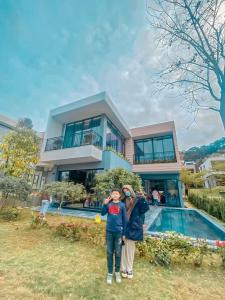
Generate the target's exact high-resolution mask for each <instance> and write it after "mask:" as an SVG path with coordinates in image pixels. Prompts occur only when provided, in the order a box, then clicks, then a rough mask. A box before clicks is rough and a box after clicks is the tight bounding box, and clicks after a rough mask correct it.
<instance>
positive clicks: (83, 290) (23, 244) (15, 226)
mask: <svg viewBox="0 0 225 300" xmlns="http://www.w3.org/2000/svg"><path fill="white" fill-rule="evenodd" d="M48 219H49V222H50V223H51V224H52V223H59V222H61V221H62V217H59V216H49V217H48ZM63 219H64V220H66V219H67V218H66V217H64V218H63ZM70 219H71V218H70ZM84 222H86V221H84ZM91 222H92V221H91ZM28 224H29V213H28V214H26V215H25V216H24V217H23V219H22V220H21V221H18V222H12V223H7V222H1V223H0V245H1V246H0V299H17V300H20V299H23V300H25V299H100V300H103V299H107V300H108V299H151V300H154V299H188V300H189V299H204V300H207V299H220V300H221V299H223V298H224V295H225V271H224V269H222V268H221V267H219V266H218V265H219V263H218V265H216V264H215V265H214V266H210V265H209V264H208V263H207V262H205V264H204V266H203V267H202V268H193V267H191V266H175V267H171V268H169V269H166V268H163V267H155V266H153V265H150V264H149V263H148V262H146V261H145V260H141V259H140V258H138V257H137V258H136V260H135V268H134V269H135V276H134V279H133V280H127V279H125V280H123V282H122V284H121V285H118V284H116V283H113V285H112V286H108V285H107V284H106V283H105V275H106V261H105V254H104V251H103V250H102V249H100V248H97V247H94V246H93V247H91V246H90V245H88V244H86V243H81V242H74V243H70V242H67V241H64V240H63V239H59V238H55V237H53V235H52V232H50V230H49V229H39V230H31V229H30V228H29V226H28Z"/></svg>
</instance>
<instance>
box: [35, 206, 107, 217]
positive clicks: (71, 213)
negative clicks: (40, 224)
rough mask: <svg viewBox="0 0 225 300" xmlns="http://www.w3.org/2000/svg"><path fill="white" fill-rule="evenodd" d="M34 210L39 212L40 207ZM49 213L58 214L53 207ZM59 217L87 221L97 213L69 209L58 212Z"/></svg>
mask: <svg viewBox="0 0 225 300" xmlns="http://www.w3.org/2000/svg"><path fill="white" fill-rule="evenodd" d="M34 210H37V211H39V210H40V206H39V207H35V208H34ZM48 212H49V213H53V214H59V211H58V209H57V208H55V207H50V208H49V209H48ZM60 214H61V215H64V216H72V217H78V218H88V219H94V218H95V216H96V215H97V214H99V213H97V212H93V211H83V210H77V209H69V208H62V209H61V211H60ZM101 218H102V220H106V216H102V217H101Z"/></svg>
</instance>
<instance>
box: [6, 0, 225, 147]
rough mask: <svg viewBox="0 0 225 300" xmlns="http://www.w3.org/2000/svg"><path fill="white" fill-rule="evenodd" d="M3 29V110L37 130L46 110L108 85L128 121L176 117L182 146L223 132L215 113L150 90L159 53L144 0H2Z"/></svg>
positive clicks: (41, 127)
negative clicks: (191, 110) (194, 111)
mask: <svg viewBox="0 0 225 300" xmlns="http://www.w3.org/2000/svg"><path fill="white" fill-rule="evenodd" d="M0 36H1V44H0V66H1V67H0V113H1V114H4V115H7V116H8V117H11V118H14V119H18V118H20V117H25V116H27V117H30V118H31V119H32V120H33V123H34V126H35V128H36V129H37V130H44V129H45V126H46V122H47V116H48V111H49V109H51V108H53V107H57V106H59V105H62V104H64V103H68V102H71V101H75V100H78V99H79V98H81V97H85V96H88V95H91V94H93V93H97V92H99V91H103V90H106V91H107V92H108V93H109V95H110V96H111V98H112V100H113V101H114V102H115V103H116V105H117V106H118V107H119V109H120V110H121V111H122V114H123V115H124V117H125V118H126V120H127V123H128V124H129V125H130V126H131V127H134V126H141V125H146V124H150V123H157V122H163V121H167V120H175V122H176V127H177V134H178V141H179V145H180V148H186V147H188V146H192V145H196V144H197V145H198V144H202V143H208V142H210V141H213V140H214V139H216V138H219V137H221V136H222V135H223V134H224V132H223V128H222V124H221V122H220V120H219V117H218V116H217V115H216V114H215V113H213V112H204V113H200V115H199V117H198V120H197V121H194V122H192V120H193V116H192V115H190V114H188V113H187V112H185V111H184V110H182V109H181V107H180V105H179V101H178V100H177V99H176V97H174V95H171V94H169V93H164V94H161V95H157V96H152V87H151V78H152V77H153V74H154V72H155V70H157V68H158V66H159V65H160V64H162V54H160V53H159V52H158V51H157V50H156V47H155V44H154V33H153V32H152V30H151V29H150V28H149V27H148V23H147V20H146V14H145V0H122V1H121V0H113V1H109V0H86V1H85V0H83V1H82V0H64V1H62V0H38V1H34V0H17V1H15V0H0ZM128 104H129V105H128ZM206 119H207V120H208V121H210V125H209V126H208V127H207V128H206ZM189 124H192V125H191V126H189ZM206 129H207V130H206Z"/></svg>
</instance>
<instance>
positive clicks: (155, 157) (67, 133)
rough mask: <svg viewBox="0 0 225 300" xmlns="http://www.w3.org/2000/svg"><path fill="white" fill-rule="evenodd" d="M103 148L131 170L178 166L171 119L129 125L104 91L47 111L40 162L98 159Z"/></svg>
mask: <svg viewBox="0 0 225 300" xmlns="http://www.w3.org/2000/svg"><path fill="white" fill-rule="evenodd" d="M104 149H113V150H114V151H116V152H118V153H121V154H123V155H124V157H125V158H126V159H127V160H128V161H129V162H130V164H131V165H133V171H134V172H149V171H155V172H158V171H160V170H164V171H165V169H167V170H168V171H169V172H177V171H179V169H180V158H179V152H178V146H177V140H176V133H175V126H174V122H166V123H161V124H156V125H149V126H145V127H140V128H133V129H129V127H128V125H127V124H126V122H125V121H124V120H123V118H122V117H121V115H120V113H119V111H118V110H117V108H116V107H115V105H114V104H113V102H112V101H111V100H110V99H109V97H108V96H107V94H106V93H105V92H103V93H100V94H97V95H94V96H91V97H88V98H85V99H82V100H79V101H76V102H73V103H70V104H67V105H64V106H61V107H58V108H56V109H53V110H51V111H50V114H49V118H48V123H47V129H46V133H45V136H44V141H43V146H42V151H41V161H42V162H46V163H50V162H51V163H54V164H57V165H62V164H71V163H85V162H86V163H91V162H100V161H102V159H103V150H104Z"/></svg>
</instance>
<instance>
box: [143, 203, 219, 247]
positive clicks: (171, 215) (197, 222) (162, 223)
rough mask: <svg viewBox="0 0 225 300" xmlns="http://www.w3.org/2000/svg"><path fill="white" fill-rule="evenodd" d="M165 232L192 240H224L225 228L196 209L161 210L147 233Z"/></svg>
mask: <svg viewBox="0 0 225 300" xmlns="http://www.w3.org/2000/svg"><path fill="white" fill-rule="evenodd" d="M166 231H175V232H177V233H181V234H183V235H185V236H190V237H194V238H203V239H208V240H221V241H224V240H225V228H224V227H223V226H222V225H220V224H218V223H216V222H215V221H214V220H213V219H211V218H209V217H208V216H207V215H205V214H203V213H202V212H200V211H198V210H196V209H187V208H186V209H177V208H162V209H161V210H160V212H159V214H158V215H157V216H156V218H155V219H154V221H153V222H152V224H151V225H150V226H149V228H148V231H147V232H148V233H150V234H151V233H157V232H159V233H163V232H166Z"/></svg>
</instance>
